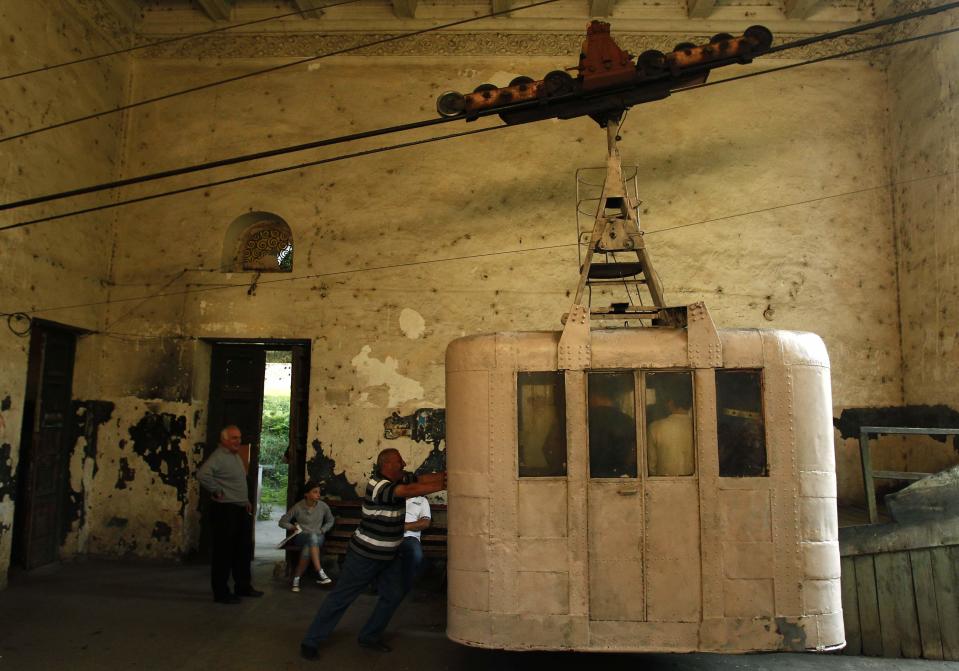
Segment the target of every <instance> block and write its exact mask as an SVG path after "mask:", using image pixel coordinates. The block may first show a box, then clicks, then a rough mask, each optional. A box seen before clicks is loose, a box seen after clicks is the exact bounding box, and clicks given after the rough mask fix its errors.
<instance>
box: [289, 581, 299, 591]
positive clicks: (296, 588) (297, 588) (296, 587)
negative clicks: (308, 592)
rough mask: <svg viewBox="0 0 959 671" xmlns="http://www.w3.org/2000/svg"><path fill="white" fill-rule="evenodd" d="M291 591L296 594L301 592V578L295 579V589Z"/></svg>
mask: <svg viewBox="0 0 959 671" xmlns="http://www.w3.org/2000/svg"><path fill="white" fill-rule="evenodd" d="M291 589H292V590H293V591H294V592H299V591H300V579H299V578H293V587H292V588H291Z"/></svg>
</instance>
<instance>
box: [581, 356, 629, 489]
mask: <svg viewBox="0 0 959 671" xmlns="http://www.w3.org/2000/svg"><path fill="white" fill-rule="evenodd" d="M633 398H634V392H633V375H632V373H596V374H593V375H590V376H589V475H590V477H591V478H624V477H628V478H635V477H636V420H635V418H634V417H633V416H632V415H631V414H628V413H627V412H624V408H626V409H628V410H632V409H633V407H634V401H633Z"/></svg>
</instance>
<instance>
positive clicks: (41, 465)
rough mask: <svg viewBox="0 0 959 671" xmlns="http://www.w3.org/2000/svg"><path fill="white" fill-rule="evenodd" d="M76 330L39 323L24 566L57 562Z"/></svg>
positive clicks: (23, 520) (29, 399) (31, 383)
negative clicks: (73, 331)
mask: <svg viewBox="0 0 959 671" xmlns="http://www.w3.org/2000/svg"><path fill="white" fill-rule="evenodd" d="M75 352H76V335H75V334H74V333H72V332H71V331H68V330H66V329H62V328H57V327H56V326H53V325H48V324H42V323H35V324H34V327H33V330H32V333H31V337H30V355H29V356H30V359H29V364H28V374H27V380H28V381H27V392H26V403H25V411H24V416H23V431H22V433H21V438H20V463H19V466H18V469H17V474H18V479H19V483H20V484H19V486H18V500H17V506H16V513H15V521H14V528H15V532H14V558H15V561H16V563H17V564H19V565H21V566H23V567H24V568H28V569H31V568H35V567H37V566H43V565H44V564H49V563H51V562H54V561H56V560H57V558H58V552H59V547H60V524H61V516H62V507H63V501H64V495H65V487H66V483H67V478H68V477H69V472H68V469H69V463H68V454H69V448H70V445H69V441H70V440H71V439H72V431H71V430H70V427H71V426H72V414H71V404H70V400H71V392H72V387H73V363H74V356H75Z"/></svg>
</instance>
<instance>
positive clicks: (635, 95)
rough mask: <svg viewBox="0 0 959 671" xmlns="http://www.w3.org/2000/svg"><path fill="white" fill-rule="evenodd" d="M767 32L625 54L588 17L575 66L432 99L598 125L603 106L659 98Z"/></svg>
mask: <svg viewBox="0 0 959 671" xmlns="http://www.w3.org/2000/svg"><path fill="white" fill-rule="evenodd" d="M772 39H773V36H772V33H771V32H770V31H769V30H768V29H766V28H765V27H763V26H751V27H750V28H747V29H746V31H745V32H744V33H743V35H742V37H733V36H732V35H730V34H728V33H719V34H717V35H714V36H713V37H712V39H711V40H710V41H709V43H708V44H703V45H699V46H697V45H694V44H692V43H689V42H683V43H680V44H677V45H676V47H675V48H674V50H673V51H671V52H669V53H666V54H664V53H663V52H661V51H657V50H655V49H651V50H648V51H644V52H643V53H641V54H640V55H639V57H638V58H637V59H635V62H634V60H633V56H632V55H630V54H628V53H627V52H625V51H623V50H622V49H620V48H619V47H618V46H617V44H616V42H615V41H614V40H613V38H612V37H611V36H610V32H609V24H608V23H604V22H602V21H593V22H591V23H590V24H589V27H588V28H587V30H586V40H585V41H584V42H583V49H582V53H581V54H580V57H579V65H577V66H575V67H573V68H569V69H570V70H573V71H576V72H577V73H578V74H577V76H576V77H573V76H572V75H571V74H570V73H569V72H567V71H566V70H554V71H552V72H550V73H548V74H547V75H546V76H545V77H543V79H540V80H533V79H532V78H531V77H525V76H524V77H516V78H515V79H513V80H512V81H511V82H510V84H509V86H506V87H497V86H494V85H493V84H480V85H479V86H477V87H476V89H475V90H474V91H473V93H469V94H462V93H457V92H455V91H448V92H446V93H443V94H442V95H440V96H439V98H437V101H436V110H437V112H438V113H439V114H440V116H444V117H456V116H462V117H463V118H465V119H467V120H472V119H475V118H477V117H478V116H479V115H480V114H482V113H490V112H495V111H496V110H499V112H498V113H499V116H500V117H501V118H502V119H503V121H505V122H506V123H508V124H517V123H526V122H529V121H539V120H542V119H549V118H553V117H557V118H560V119H571V118H574V117H578V116H584V115H589V116H591V117H593V118H594V119H596V121H597V122H598V123H599V124H600V125H605V122H606V118H607V116H608V114H609V113H610V112H616V111H618V112H620V113H621V112H622V111H623V110H625V109H627V108H629V107H632V106H633V105H639V104H642V103H645V102H651V101H653V100H660V99H662V98H666V97H667V96H669V94H670V93H671V92H672V91H676V90H679V89H682V88H686V87H688V86H693V85H695V84H700V83H703V82H705V81H706V78H707V77H708V76H709V71H710V70H712V69H714V68H717V67H721V66H724V65H729V64H732V63H749V62H750V61H752V59H753V58H754V57H756V56H759V55H761V54H763V53H764V52H766V51H767V50H768V49H769V47H770V46H771V45H772Z"/></svg>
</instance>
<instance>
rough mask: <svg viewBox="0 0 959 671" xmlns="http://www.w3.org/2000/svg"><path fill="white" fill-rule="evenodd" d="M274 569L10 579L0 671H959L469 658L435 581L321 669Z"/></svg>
mask: <svg viewBox="0 0 959 671" xmlns="http://www.w3.org/2000/svg"><path fill="white" fill-rule="evenodd" d="M274 564H275V562H274V560H273V559H272V558H263V559H260V560H258V561H257V562H256V563H255V565H254V573H255V576H256V584H257V586H258V587H259V588H260V589H263V590H265V591H266V595H265V597H263V598H261V599H245V600H244V601H243V603H242V604H240V605H235V606H225V605H220V604H215V603H213V601H212V599H211V597H210V594H209V587H208V578H207V576H208V574H207V570H208V569H207V568H206V567H205V566H202V565H182V564H146V563H129V562H119V561H100V560H87V561H82V562H76V563H70V564H64V565H60V566H52V567H47V568H45V569H41V570H36V571H33V572H31V573H28V574H22V573H21V574H19V575H15V576H14V577H13V580H12V581H11V585H10V587H9V589H7V590H6V591H4V592H0V671H5V670H9V671H31V670H33V669H37V670H39V669H68V670H70V671H88V670H89V671H92V670H94V669H97V670H100V669H124V670H126V669H131V670H133V669H135V670H140V669H148V670H152V669H156V670H164V671H172V670H176V671H180V670H184V671H186V670H193V669H195V670H198V671H199V670H202V671H211V670H217V669H223V670H229V671H246V670H254V669H255V670H258V671H259V670H263V671H266V670H270V671H273V670H283V669H323V668H326V669H338V670H340V671H351V670H353V669H387V668H389V669H393V670H397V671H400V670H403V669H418V670H433V669H457V670H460V669H462V670H464V671H474V670H476V671H479V670H486V669H495V671H510V670H512V669H527V668H530V667H532V668H536V667H539V666H543V667H545V666H549V667H550V668H552V669H558V668H563V667H566V666H572V665H577V666H584V667H588V666H589V665H591V664H592V665H596V664H602V668H603V671H607V670H618V669H624V670H625V669H630V670H631V671H635V670H636V669H642V670H643V671H667V670H668V671H706V670H722V671H726V670H728V671H732V670H734V669H735V670H746V671H749V670H752V669H756V670H757V671H758V670H760V669H772V670H778V669H782V670H787V669H788V670H795V671H804V670H806V669H809V670H813V669H816V670H819V671H854V670H863V671H892V670H893V669H905V670H908V671H925V670H928V671H946V670H947V669H949V670H950V671H959V664H956V663H948V662H925V661H904V660H882V659H873V658H861V657H843V656H839V655H815V654H768V655H767V654H756V655H706V654H689V655H662V654H644V655H620V654H616V655H612V654H611V655H599V654H578V653H576V654H574V653H508V652H502V651H487V650H478V649H472V648H467V647H464V646H461V645H457V644H455V643H452V642H450V641H448V640H447V639H446V637H445V636H444V634H443V630H444V626H445V624H444V620H445V610H444V609H445V605H444V604H445V596H444V595H443V593H442V592H441V591H440V590H439V589H438V587H439V582H440V581H439V580H438V579H437V576H436V575H435V574H434V575H432V576H430V575H427V576H426V580H425V581H424V584H422V585H421V586H420V587H419V588H417V590H415V591H414V592H413V594H411V595H410V597H409V598H407V600H406V602H404V604H403V606H402V607H401V608H400V610H399V611H398V612H397V615H396V617H395V619H394V621H393V626H392V627H391V630H390V631H389V633H388V637H387V641H388V642H389V643H390V644H391V645H392V646H393V652H392V653H389V654H385V655H384V654H380V653H375V652H370V651H367V650H364V649H361V648H359V647H358V646H357V645H356V641H355V638H356V633H357V631H359V628H360V626H361V625H362V624H363V622H364V619H365V617H366V616H367V615H368V614H369V612H370V609H371V607H372V604H373V599H374V597H372V596H363V597H361V598H360V599H359V600H358V601H357V603H356V604H355V605H354V606H353V607H352V608H351V609H350V610H349V611H348V612H347V614H346V616H345V617H344V619H343V622H342V623H341V625H340V627H339V629H338V630H337V632H336V634H334V636H333V638H332V639H331V640H330V642H329V643H328V644H327V645H326V646H325V647H324V648H322V650H321V656H320V659H319V660H318V661H317V662H312V663H311V662H306V661H303V660H300V659H299V657H298V654H297V649H298V645H299V640H300V637H301V636H302V635H303V632H304V630H305V628H306V625H307V623H308V621H309V620H310V618H311V617H312V615H313V613H314V612H315V610H316V607H317V605H318V604H319V603H320V602H321V601H322V599H323V597H324V594H325V591H324V590H323V589H321V588H319V587H315V586H313V585H309V586H307V588H306V589H304V590H303V591H302V592H301V593H299V594H294V593H292V592H290V591H289V589H288V587H287V585H286V582H285V580H282V579H280V578H274V577H273V568H274Z"/></svg>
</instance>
